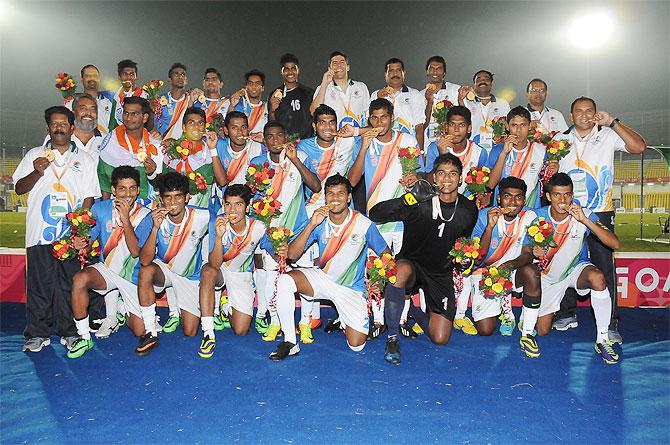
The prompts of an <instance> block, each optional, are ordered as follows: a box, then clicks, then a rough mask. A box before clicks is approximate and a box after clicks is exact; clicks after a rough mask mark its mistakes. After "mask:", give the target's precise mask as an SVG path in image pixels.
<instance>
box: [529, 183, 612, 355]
mask: <svg viewBox="0 0 670 445" xmlns="http://www.w3.org/2000/svg"><path fill="white" fill-rule="evenodd" d="M545 195H546V197H547V199H548V200H549V203H550V205H549V206H548V207H542V208H540V209H537V210H536V211H535V212H536V213H537V216H538V217H544V218H545V219H546V220H548V221H551V223H552V224H553V228H554V240H555V242H556V247H551V248H549V249H548V250H547V251H544V250H542V249H541V248H538V247H535V248H533V254H534V255H535V256H536V257H538V258H540V259H544V261H545V262H546V263H547V265H546V266H545V267H544V270H543V271H542V304H541V305H540V318H539V319H538V322H537V332H538V334H540V335H547V334H548V333H549V331H550V330H551V323H552V320H553V316H554V312H556V311H558V309H559V308H560V305H561V300H562V299H563V295H564V294H565V291H566V290H567V289H568V288H573V289H575V290H576V291H577V293H578V294H580V295H586V294H588V293H589V292H591V307H592V308H593V313H594V315H595V318H596V329H597V336H596V344H595V349H596V352H597V353H598V354H599V355H600V356H601V357H602V359H603V360H604V361H605V363H608V364H616V363H619V354H618V353H617V352H616V351H615V350H614V347H613V345H612V343H611V342H610V341H609V339H608V335H607V331H608V326H609V322H610V314H611V311H612V300H611V299H610V293H609V290H607V286H606V283H605V275H603V273H602V272H601V271H600V270H599V269H598V268H596V267H595V266H594V265H593V264H591V262H590V261H589V257H588V250H587V245H586V237H587V236H588V235H589V233H591V232H592V233H593V234H594V235H595V236H597V237H598V239H599V240H600V241H601V242H602V243H603V244H604V245H606V246H607V247H609V248H610V249H618V248H619V239H618V238H617V237H616V235H615V234H614V233H612V232H610V231H609V230H608V229H607V228H606V227H605V226H603V225H602V224H601V223H600V221H599V219H598V216H597V215H596V214H594V213H592V212H590V211H589V210H584V209H582V208H581V207H580V206H579V204H577V203H575V202H573V200H572V198H573V184H572V180H571V179H570V176H568V175H567V174H565V173H557V174H555V175H554V176H552V178H551V179H550V180H549V181H548V182H547V192H546V193H545Z"/></svg>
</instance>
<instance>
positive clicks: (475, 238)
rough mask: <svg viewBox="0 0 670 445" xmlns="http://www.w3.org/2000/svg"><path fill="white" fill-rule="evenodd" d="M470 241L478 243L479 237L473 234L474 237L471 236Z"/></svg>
mask: <svg viewBox="0 0 670 445" xmlns="http://www.w3.org/2000/svg"><path fill="white" fill-rule="evenodd" d="M472 241H473V242H474V243H475V244H479V242H480V241H481V240H480V239H479V237H478V236H475V237H474V238H472Z"/></svg>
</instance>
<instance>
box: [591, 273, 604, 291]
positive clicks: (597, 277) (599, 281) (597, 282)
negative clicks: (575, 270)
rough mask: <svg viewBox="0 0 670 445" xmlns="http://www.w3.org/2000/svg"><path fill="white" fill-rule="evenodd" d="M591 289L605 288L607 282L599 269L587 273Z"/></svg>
mask: <svg viewBox="0 0 670 445" xmlns="http://www.w3.org/2000/svg"><path fill="white" fill-rule="evenodd" d="M589 281H590V285H591V289H593V290H596V291H600V290H605V288H606V287H607V282H606V281H605V274H604V273H602V272H601V271H599V270H594V271H592V272H591V274H590V275H589Z"/></svg>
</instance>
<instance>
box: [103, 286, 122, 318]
mask: <svg viewBox="0 0 670 445" xmlns="http://www.w3.org/2000/svg"><path fill="white" fill-rule="evenodd" d="M118 311H119V291H118V290H113V291H111V292H107V295H105V318H107V319H108V320H116V313H117V312H118Z"/></svg>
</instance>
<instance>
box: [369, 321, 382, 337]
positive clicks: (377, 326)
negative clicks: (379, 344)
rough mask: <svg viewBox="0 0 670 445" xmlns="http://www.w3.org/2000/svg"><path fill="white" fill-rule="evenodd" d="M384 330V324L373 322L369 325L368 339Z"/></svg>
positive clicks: (377, 335)
mask: <svg viewBox="0 0 670 445" xmlns="http://www.w3.org/2000/svg"><path fill="white" fill-rule="evenodd" d="M384 332H386V325H383V324H376V323H373V324H372V325H370V332H368V339H369V340H374V339H376V338H377V337H379V336H380V335H382V334H383V333H384Z"/></svg>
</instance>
